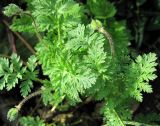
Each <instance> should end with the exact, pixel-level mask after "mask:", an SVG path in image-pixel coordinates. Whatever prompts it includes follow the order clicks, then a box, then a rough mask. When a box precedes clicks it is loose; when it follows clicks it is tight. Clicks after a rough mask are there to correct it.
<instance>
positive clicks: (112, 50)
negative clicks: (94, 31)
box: [98, 27, 115, 56]
mask: <svg viewBox="0 0 160 126" xmlns="http://www.w3.org/2000/svg"><path fill="white" fill-rule="evenodd" d="M98 31H99V32H100V33H102V34H104V36H105V37H106V38H107V39H108V41H109V45H110V48H111V54H112V56H114V55H115V49H114V42H113V39H112V37H111V35H110V34H109V32H108V31H106V30H105V29H104V28H103V27H101V28H98Z"/></svg>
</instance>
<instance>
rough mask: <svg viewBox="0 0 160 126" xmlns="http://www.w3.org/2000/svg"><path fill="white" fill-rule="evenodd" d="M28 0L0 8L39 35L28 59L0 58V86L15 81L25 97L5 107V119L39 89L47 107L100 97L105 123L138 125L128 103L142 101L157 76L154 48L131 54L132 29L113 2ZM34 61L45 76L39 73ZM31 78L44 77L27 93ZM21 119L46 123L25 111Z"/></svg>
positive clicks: (18, 26)
mask: <svg viewBox="0 0 160 126" xmlns="http://www.w3.org/2000/svg"><path fill="white" fill-rule="evenodd" d="M26 2H27V7H28V8H27V10H26V11H24V10H22V9H20V8H19V7H18V6H16V5H14V4H10V5H8V6H7V7H5V9H4V13H5V14H6V15H7V16H14V18H13V23H12V25H11V26H10V28H11V29H12V30H14V31H19V32H29V33H33V34H35V35H36V36H37V38H38V43H37V45H36V47H35V50H36V54H35V55H34V56H31V57H30V58H29V59H28V62H27V63H24V64H23V63H22V61H20V58H19V57H18V56H17V55H16V54H13V55H12V56H11V58H10V59H8V58H0V61H1V62H0V76H1V80H0V84H1V85H0V89H1V90H2V89H4V88H5V87H6V88H7V90H11V89H12V88H13V87H15V85H16V84H19V85H20V88H21V91H20V92H21V94H22V96H23V97H24V100H22V102H20V104H19V105H17V106H15V108H14V109H13V108H12V111H11V110H10V111H9V114H8V119H10V120H14V119H15V118H14V114H15V113H16V114H15V115H17V113H18V112H19V111H20V110H21V108H22V106H23V104H24V103H25V102H26V101H27V100H29V99H30V98H32V97H34V96H36V95H41V96H42V100H43V103H44V104H45V105H48V106H53V108H52V110H51V111H54V110H55V109H56V108H57V109H58V106H59V104H60V103H61V104H62V103H63V100H64V99H65V100H66V101H68V102H67V103H68V104H69V105H74V106H76V104H77V103H79V102H83V100H82V99H85V98H91V100H97V101H101V102H102V103H103V107H102V109H101V113H102V114H103V115H104V124H105V125H107V126H125V125H127V124H130V125H141V123H138V122H132V121H131V116H132V109H131V104H132V102H133V101H134V99H136V100H137V101H138V102H142V100H143V95H142V93H143V92H146V93H151V92H152V87H151V85H149V81H150V80H154V79H155V78H156V75H155V71H156V68H155V67H156V66H157V63H156V59H157V58H156V55H155V54H154V53H149V54H144V55H142V56H138V57H137V58H136V59H131V58H130V56H129V50H128V46H129V44H130V43H129V41H130V34H129V31H128V30H127V28H126V24H125V21H116V19H115V18H114V15H115V13H116V9H115V7H114V5H113V4H112V3H110V2H109V1H107V2H106V0H101V1H98V0H88V1H87V5H86V6H84V5H80V4H79V3H77V2H75V1H73V0H56V1H53V0H29V1H26ZM102 5H104V6H105V8H107V9H106V10H103V9H102V7H101V6H102ZM86 13H87V14H88V15H90V17H91V18H89V17H87V16H86V15H85V14H86ZM17 15H18V16H17ZM111 18H112V22H111V23H110V24H108V23H107V21H108V20H109V19H111ZM37 65H41V66H42V70H43V74H44V75H46V76H48V77H49V79H44V80H41V78H38V76H37V74H38V71H37V70H36V66H37ZM18 80H19V81H18ZM33 81H37V82H40V83H42V87H41V88H40V90H38V91H36V92H33V93H31V89H32V88H33ZM16 109H17V110H16ZM13 110H14V112H13ZM15 110H16V112H15ZM20 122H22V123H21V124H22V125H30V122H31V124H32V122H33V123H35V122H37V125H38V123H40V124H39V125H44V124H43V122H41V121H40V120H39V118H37V120H36V121H34V119H32V118H31V117H26V118H25V117H24V118H22V119H21V120H20ZM25 123H26V124H25ZM27 123H29V124H27ZM35 125H36V124H35Z"/></svg>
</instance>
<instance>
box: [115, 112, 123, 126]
mask: <svg viewBox="0 0 160 126" xmlns="http://www.w3.org/2000/svg"><path fill="white" fill-rule="evenodd" d="M113 112H114V114H115V116H116V117H117V119H118V122H119V125H120V126H125V125H124V123H123V122H122V120H121V119H120V117H119V115H118V114H117V112H116V111H115V109H113Z"/></svg>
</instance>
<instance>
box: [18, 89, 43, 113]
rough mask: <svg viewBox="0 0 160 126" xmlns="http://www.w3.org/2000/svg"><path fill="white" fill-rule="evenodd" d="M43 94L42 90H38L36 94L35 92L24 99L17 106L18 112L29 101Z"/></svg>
mask: <svg viewBox="0 0 160 126" xmlns="http://www.w3.org/2000/svg"><path fill="white" fill-rule="evenodd" d="M41 93H42V90H38V91H36V92H33V93H32V94H30V95H28V96H27V97H26V98H24V99H23V100H22V101H21V102H20V103H19V104H18V105H17V106H15V107H16V108H17V109H18V111H20V110H21V108H22V106H23V105H24V104H25V103H26V102H27V101H28V100H30V99H31V98H33V97H35V96H38V95H41Z"/></svg>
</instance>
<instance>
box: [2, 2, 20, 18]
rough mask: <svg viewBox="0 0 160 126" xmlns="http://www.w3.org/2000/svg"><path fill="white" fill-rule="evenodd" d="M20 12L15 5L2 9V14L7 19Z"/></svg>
mask: <svg viewBox="0 0 160 126" xmlns="http://www.w3.org/2000/svg"><path fill="white" fill-rule="evenodd" d="M21 11H22V10H21V9H20V8H19V7H18V6H17V5H15V4H9V5H8V6H6V7H5V8H4V14H5V15H6V16H8V17H9V16H13V15H15V14H19V13H20V12H21Z"/></svg>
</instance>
